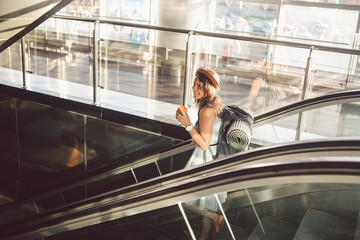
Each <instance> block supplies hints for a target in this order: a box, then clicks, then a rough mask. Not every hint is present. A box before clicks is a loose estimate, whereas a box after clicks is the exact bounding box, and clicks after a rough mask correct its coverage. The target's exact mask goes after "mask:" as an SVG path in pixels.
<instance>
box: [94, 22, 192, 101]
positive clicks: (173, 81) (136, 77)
mask: <svg viewBox="0 0 360 240" xmlns="http://www.w3.org/2000/svg"><path fill="white" fill-rule="evenodd" d="M117 27H118V28H119V29H118V30H115V31H114V26H113V25H109V24H102V25H101V37H102V40H101V45H100V46H101V50H100V51H101V56H100V63H101V68H100V80H99V84H100V87H101V88H103V89H105V90H111V91H115V92H121V93H124V94H131V95H133V96H138V97H143V98H147V99H154V100H159V101H163V102H167V103H173V104H176V105H180V104H181V102H182V93H183V78H184V75H183V73H184V67H185V66H184V59H185V50H184V49H185V43H186V37H187V36H186V35H185V34H178V33H169V32H163V31H154V30H146V29H140V28H130V27H123V26H117ZM155 90H156V91H155ZM103 94H104V95H107V94H108V93H106V92H103ZM102 99H103V101H106V98H105V96H104V97H103V98H102Z"/></svg>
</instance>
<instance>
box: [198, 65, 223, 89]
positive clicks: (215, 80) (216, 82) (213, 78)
mask: <svg viewBox="0 0 360 240" xmlns="http://www.w3.org/2000/svg"><path fill="white" fill-rule="evenodd" d="M198 73H200V74H202V75H205V77H207V78H208V79H209V80H210V82H211V83H212V85H213V86H214V87H215V89H216V90H219V89H220V77H219V75H218V74H217V73H216V72H215V71H214V70H212V69H209V68H208V69H206V68H198V69H196V72H195V74H198Z"/></svg>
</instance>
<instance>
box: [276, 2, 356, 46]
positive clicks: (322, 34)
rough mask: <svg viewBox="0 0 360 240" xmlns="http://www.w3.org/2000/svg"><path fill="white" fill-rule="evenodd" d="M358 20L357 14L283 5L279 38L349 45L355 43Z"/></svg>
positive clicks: (349, 11) (339, 10) (337, 10)
mask: <svg viewBox="0 0 360 240" xmlns="http://www.w3.org/2000/svg"><path fill="white" fill-rule="evenodd" d="M357 21H358V12H357V11H352V10H341V9H335V8H331V9H330V8H320V7H309V6H295V5H284V15H283V19H281V21H280V26H279V35H285V36H288V37H295V38H299V40H300V39H302V40H301V41H305V42H307V40H308V42H313V43H314V44H319V43H321V44H330V42H333V43H343V44H348V45H349V44H352V42H353V39H354V35H355V33H356V30H355V29H356V23H357ZM311 39H313V40H316V42H315V41H311ZM334 46H336V44H334ZM337 46H340V47H341V45H337Z"/></svg>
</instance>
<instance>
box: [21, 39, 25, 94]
mask: <svg viewBox="0 0 360 240" xmlns="http://www.w3.org/2000/svg"><path fill="white" fill-rule="evenodd" d="M20 46H21V71H22V78H23V88H26V62H25V41H24V37H22V38H21V41H20Z"/></svg>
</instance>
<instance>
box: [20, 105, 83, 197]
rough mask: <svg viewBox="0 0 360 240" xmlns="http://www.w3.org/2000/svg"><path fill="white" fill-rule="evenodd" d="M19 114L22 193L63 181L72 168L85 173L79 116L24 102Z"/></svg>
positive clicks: (81, 119) (81, 123)
mask: <svg viewBox="0 0 360 240" xmlns="http://www.w3.org/2000/svg"><path fill="white" fill-rule="evenodd" d="M18 111H19V112H18V114H19V139H20V145H19V148H20V162H21V174H22V177H23V179H24V184H25V185H26V186H28V187H29V188H24V192H26V191H30V192H31V189H32V187H35V186H39V185H42V184H44V183H45V184H50V183H55V182H58V181H59V180H61V179H63V180H64V179H65V175H66V172H68V169H71V168H76V169H77V171H79V172H80V173H84V165H83V164H84V153H83V144H84V143H83V136H84V127H83V125H84V120H83V117H82V116H80V115H76V114H74V113H70V112H66V111H62V110H58V109H56V108H52V107H48V106H45V105H40V104H37V103H33V102H30V101H24V100H19V101H18Z"/></svg>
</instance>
